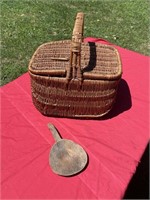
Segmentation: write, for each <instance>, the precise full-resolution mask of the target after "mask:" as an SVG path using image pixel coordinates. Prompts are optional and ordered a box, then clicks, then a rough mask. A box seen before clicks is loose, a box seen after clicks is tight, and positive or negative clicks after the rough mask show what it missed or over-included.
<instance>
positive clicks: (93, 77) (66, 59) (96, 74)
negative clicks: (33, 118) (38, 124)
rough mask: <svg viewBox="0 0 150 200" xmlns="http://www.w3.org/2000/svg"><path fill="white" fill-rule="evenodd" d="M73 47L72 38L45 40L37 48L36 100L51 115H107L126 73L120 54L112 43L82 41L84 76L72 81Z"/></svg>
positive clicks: (31, 67) (33, 71)
mask: <svg viewBox="0 0 150 200" xmlns="http://www.w3.org/2000/svg"><path fill="white" fill-rule="evenodd" d="M70 46H71V40H64V41H56V42H49V43H45V44H43V45H41V46H40V47H39V48H38V49H37V50H36V51H35V53H34V55H33V57H32V59H31V61H30V64H29V73H30V77H31V89H32V99H33V103H34V105H35V107H36V108H37V109H38V110H39V111H40V112H41V113H42V114H44V115H47V116H55V117H69V118H70V117H71V118H72V117H73V118H78V117H79V118H94V117H100V116H103V115H105V114H106V113H108V112H109V111H110V110H111V108H112V106H113V104H114V102H115V99H116V94H117V88H118V84H119V81H120V79H121V75H122V69H121V62H120V57H119V54H118V52H117V50H116V49H115V48H113V47H111V46H108V45H103V44H96V43H90V42H89V43H83V42H82V43H81V74H82V79H80V78H79V77H77V78H71V79H69V81H68V79H67V78H66V76H67V70H68V69H69V66H70ZM57 58H58V59H57Z"/></svg>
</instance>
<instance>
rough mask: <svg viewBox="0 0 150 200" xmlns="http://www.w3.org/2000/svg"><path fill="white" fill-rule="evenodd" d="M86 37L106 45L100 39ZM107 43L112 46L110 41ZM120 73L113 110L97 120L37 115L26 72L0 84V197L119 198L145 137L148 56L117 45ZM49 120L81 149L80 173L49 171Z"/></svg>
mask: <svg viewBox="0 0 150 200" xmlns="http://www.w3.org/2000/svg"><path fill="white" fill-rule="evenodd" d="M86 41H93V42H101V43H107V42H105V41H103V40H102V39H97V38H86ZM110 45H111V44H110ZM116 48H117V49H118V51H119V53H120V55H121V60H122V65H123V76H122V80H121V82H120V85H119V90H118V96H117V102H116V104H115V106H114V108H113V110H112V111H111V112H110V113H109V114H108V115H107V116H106V117H105V118H103V119H101V120H75V119H65V118H64V119H63V118H52V117H45V116H42V115H41V114H40V113H39V112H38V111H37V110H36V108H35V107H34V106H33V104H32V100H31V91H30V78H29V74H28V73H26V74H24V75H23V76H21V77H19V78H18V79H16V80H15V81H13V82H11V83H9V84H7V85H5V86H3V87H2V88H1V105H2V107H1V124H2V126H1V128H2V130H1V134H2V137H1V146H2V150H1V161H2V165H1V181H2V183H1V184H2V185H1V189H2V192H1V195H2V199H3V198H6V199H7V198H8V199H121V198H122V197H123V195H124V193H125V190H126V188H127V186H128V184H129V181H130V180H131V177H132V176H133V174H134V172H135V170H136V167H137V166H138V163H139V161H140V158H141V156H142V154H143V152H144V150H145V148H146V145H147V143H148V141H149V133H148V105H149V103H148V65H149V58H148V57H146V56H143V55H140V54H138V53H135V52H132V51H129V50H126V49H123V48H121V47H116ZM48 122H52V123H53V124H54V125H55V126H56V127H57V129H58V130H59V132H60V133H61V135H62V137H63V138H66V139H71V140H73V141H75V142H77V143H79V144H80V145H82V146H83V147H84V149H85V150H86V151H87V153H88V155H89V164H88V166H87V168H86V169H85V170H84V171H83V172H82V173H80V174H78V175H76V176H73V177H62V176H58V175H56V174H54V173H53V172H52V170H51V168H50V167H49V163H48V158H49V152H50V148H51V147H52V145H53V144H54V139H53V137H52V135H51V133H50V131H49V130H48V128H47V123H48Z"/></svg>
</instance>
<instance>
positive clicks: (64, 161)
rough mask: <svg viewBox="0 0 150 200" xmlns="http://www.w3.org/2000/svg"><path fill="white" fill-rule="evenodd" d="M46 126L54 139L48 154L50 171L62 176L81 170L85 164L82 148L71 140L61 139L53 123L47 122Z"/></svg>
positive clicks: (85, 159)
mask: <svg viewBox="0 0 150 200" xmlns="http://www.w3.org/2000/svg"><path fill="white" fill-rule="evenodd" d="M48 128H49V129H50V131H51V132H52V134H53V137H54V139H55V141H56V142H55V144H54V145H53V146H52V149H51V151H50V154H49V164H50V166H51V168H52V171H53V172H54V173H56V174H59V175H62V176H71V175H75V174H77V173H78V172H80V171H82V170H83V169H84V167H85V166H86V164H87V154H86V152H85V151H84V149H83V148H82V147H81V146H80V145H79V144H76V143H74V142H73V141H71V140H66V139H62V138H61V137H60V135H59V133H58V131H57V130H56V128H55V127H54V125H52V124H50V123H49V124H48Z"/></svg>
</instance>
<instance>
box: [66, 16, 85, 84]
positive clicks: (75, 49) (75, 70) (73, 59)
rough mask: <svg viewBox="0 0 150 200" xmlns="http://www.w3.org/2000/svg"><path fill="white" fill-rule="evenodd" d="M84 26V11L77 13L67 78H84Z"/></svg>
mask: <svg viewBox="0 0 150 200" xmlns="http://www.w3.org/2000/svg"><path fill="white" fill-rule="evenodd" d="M83 26H84V14H83V13H82V12H80V13H77V16H76V19H75V24H74V29H73V33H72V42H71V53H70V65H69V68H68V69H67V75H66V78H67V80H70V79H79V80H82V73H81V43H82V41H83V28H84V27H83Z"/></svg>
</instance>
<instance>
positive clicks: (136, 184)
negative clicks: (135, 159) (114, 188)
mask: <svg viewBox="0 0 150 200" xmlns="http://www.w3.org/2000/svg"><path fill="white" fill-rule="evenodd" d="M123 199H149V144H148V145H147V147H146V149H145V152H144V153H143V156H142V158H141V162H140V163H139V165H138V167H137V170H136V172H135V174H134V175H133V177H132V179H131V181H130V183H129V185H128V187H127V190H126V192H125V195H124V198H123Z"/></svg>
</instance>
